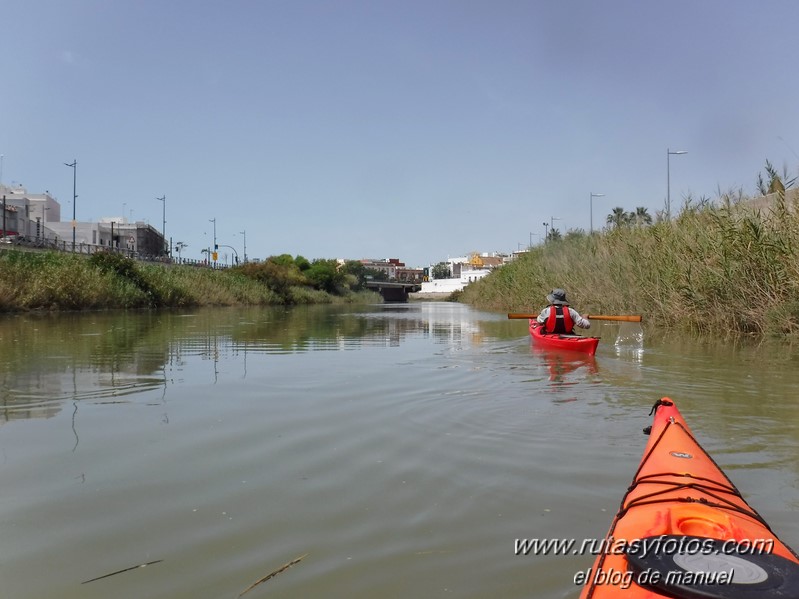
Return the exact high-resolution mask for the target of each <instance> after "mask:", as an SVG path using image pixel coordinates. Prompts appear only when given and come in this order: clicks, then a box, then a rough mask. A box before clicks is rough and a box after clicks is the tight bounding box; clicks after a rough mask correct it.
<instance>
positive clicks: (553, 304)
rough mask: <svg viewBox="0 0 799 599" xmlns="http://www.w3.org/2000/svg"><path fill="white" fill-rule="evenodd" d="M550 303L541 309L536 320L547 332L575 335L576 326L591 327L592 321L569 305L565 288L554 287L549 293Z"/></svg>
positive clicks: (548, 299)
mask: <svg viewBox="0 0 799 599" xmlns="http://www.w3.org/2000/svg"><path fill="white" fill-rule="evenodd" d="M547 301H548V302H549V305H548V306H547V307H546V308H544V309H543V310H541V313H540V314H539V315H538V318H536V320H537V321H538V323H539V324H540V325H541V326H542V327H543V330H544V332H545V333H557V334H560V335H574V327H575V326H578V327H580V328H581V329H590V328H591V322H590V321H589V320H588V319H587V318H583V317H582V316H580V313H579V312H577V310H575V309H574V308H571V307H569V300H567V299H566V292H565V291H564V290H563V289H553V290H552V292H551V293H550V294H549V295H547Z"/></svg>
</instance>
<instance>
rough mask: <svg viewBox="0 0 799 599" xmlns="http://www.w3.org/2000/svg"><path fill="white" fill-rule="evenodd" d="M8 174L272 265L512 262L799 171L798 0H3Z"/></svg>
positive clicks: (84, 208) (83, 204)
mask: <svg viewBox="0 0 799 599" xmlns="http://www.w3.org/2000/svg"><path fill="white" fill-rule="evenodd" d="M0 22H2V47H1V48H0V76H1V77H2V88H1V89H2V93H0V154H3V174H2V179H3V180H2V182H3V183H5V184H11V183H19V184H22V185H23V186H25V187H26V188H28V190H29V191H31V192H43V191H45V190H49V191H50V193H51V194H53V195H54V196H55V197H56V198H57V199H58V200H59V201H60V202H61V205H62V215H64V217H65V218H64V220H67V219H68V218H69V216H71V211H72V197H71V196H72V171H71V169H69V168H67V167H65V166H64V165H63V163H64V162H71V161H72V160H73V159H77V161H78V171H77V177H78V179H77V186H78V196H79V197H78V201H77V216H78V220H98V219H100V218H101V217H103V216H119V215H121V214H122V210H123V205H125V206H126V210H127V212H128V215H127V216H130V214H129V213H130V210H133V218H134V219H136V220H147V221H148V222H149V223H150V224H151V225H153V226H155V227H156V228H158V229H160V228H161V210H162V204H161V202H158V201H157V200H156V199H155V198H156V197H160V196H163V195H165V196H166V198H167V203H166V209H167V225H166V229H167V237H171V238H172V240H173V242H176V241H183V242H185V243H188V248H187V250H185V251H184V254H183V255H184V257H194V258H199V257H200V250H201V249H202V248H204V247H206V246H207V245H210V243H211V242H212V237H213V225H212V223H210V222H209V220H210V219H213V218H216V232H217V239H218V242H219V243H220V244H227V245H232V246H234V247H236V249H237V250H238V252H239V254H240V255H241V254H242V253H243V239H242V235H241V232H242V231H245V230H246V232H247V253H248V255H249V256H251V257H266V256H269V255H272V254H281V253H289V254H292V255H297V254H301V255H303V256H305V257H306V258H308V259H314V258H338V257H342V258H365V257H371V258H388V257H396V258H400V259H402V260H404V261H405V262H406V263H407V264H409V265H410V266H417V265H426V264H429V263H431V262H436V261H439V260H441V259H446V258H447V257H448V256H453V257H454V256H457V255H461V254H465V253H469V252H472V251H479V252H492V251H504V252H510V251H513V250H516V249H517V248H518V247H519V246H520V245H522V246H526V245H527V244H528V243H529V241H530V240H531V239H532V241H533V243H539V241H540V237H541V236H542V235H543V233H544V227H543V224H542V223H543V222H544V221H547V222H549V220H550V218H551V217H559V218H561V220H559V221H555V226H556V228H558V229H560V230H561V231H565V230H568V229H579V228H581V229H584V230H586V231H587V230H588V229H589V198H590V193H591V192H592V191H593V192H596V193H604V194H605V197H601V198H595V199H594V201H593V207H594V210H593V216H594V227H595V228H600V227H601V226H602V225H603V224H604V222H605V218H606V216H607V214H608V213H609V212H610V211H611V209H612V208H613V207H615V206H621V207H623V208H624V209H625V210H633V209H634V208H635V207H637V206H645V207H647V208H648V209H649V210H650V213H651V214H652V215H653V216H654V214H655V212H656V211H658V210H662V209H663V207H664V205H665V199H666V151H667V148H671V149H672V150H687V151H688V154H686V155H682V156H672V157H671V169H670V173H671V177H670V180H671V200H672V210H673V211H676V208H677V207H678V206H679V205H681V203H682V199H683V198H684V197H685V196H686V195H688V194H691V195H692V196H693V197H695V198H699V197H703V196H704V197H708V198H714V197H716V196H717V192H718V190H719V188H721V189H722V190H728V189H741V188H742V189H743V191H744V192H745V193H748V194H753V193H754V191H755V180H756V176H757V173H758V172H761V171H762V170H763V166H764V164H765V161H766V159H769V160H770V161H771V162H772V163H773V164H774V165H775V166H776V167H777V168H779V169H782V167H783V165H786V166H787V167H788V169H789V171H790V172H791V173H793V174H796V172H797V167H798V166H799V154H797V152H799V118H797V106H799V90H797V87H798V86H799V77H797V76H796V65H797V59H796V56H797V51H796V47H797V42H796V24H797V23H799V3H797V2H795V0H784V1H772V0H761V1H757V2H755V1H742V0H702V1H701V2H697V1H696V0H671V1H668V2H644V1H641V0H625V1H616V0H603V1H596V0H579V1H567V0H546V1H533V0H529V1H517V0H513V1H511V0H505V1H503V0H499V1H496V0H484V1H471V0H423V1H422V0H401V1H400V0H392V1H369V2H367V1H349V0H330V1H306V0H280V1H271V0H262V1H255V0H253V1H241V0H225V1H221V0H219V1H212V0H208V1H205V0H204V1H188V0H168V1H165V0H136V1H133V0H130V1H122V0H5V1H4V2H3V3H2V5H0Z"/></svg>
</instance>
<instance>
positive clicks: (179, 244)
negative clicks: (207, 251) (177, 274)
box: [175, 241, 189, 262]
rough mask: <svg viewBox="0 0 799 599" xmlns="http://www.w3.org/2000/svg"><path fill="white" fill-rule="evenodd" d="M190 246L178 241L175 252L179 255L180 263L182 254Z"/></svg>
mask: <svg viewBox="0 0 799 599" xmlns="http://www.w3.org/2000/svg"><path fill="white" fill-rule="evenodd" d="M188 245H189V244H188V243H183V242H182V241H178V242H177V243H176V244H175V251H176V252H177V253H178V262H180V252H182V251H183V249H184V248H185V247H188Z"/></svg>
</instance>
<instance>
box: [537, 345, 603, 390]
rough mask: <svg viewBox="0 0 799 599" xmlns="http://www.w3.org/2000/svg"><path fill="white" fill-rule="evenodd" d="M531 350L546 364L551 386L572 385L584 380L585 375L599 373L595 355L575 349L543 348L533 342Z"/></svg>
mask: <svg viewBox="0 0 799 599" xmlns="http://www.w3.org/2000/svg"><path fill="white" fill-rule="evenodd" d="M531 351H532V353H533V355H534V356H536V357H537V358H538V359H540V360H541V361H542V362H543V363H544V364H545V365H546V368H547V371H548V372H549V381H550V383H552V386H555V387H557V386H563V385H574V384H577V383H581V382H585V380H586V377H587V376H594V375H597V374H599V368H598V366H597V362H596V357H595V356H589V355H587V354H583V353H580V352H576V351H566V350H563V351H559V350H553V349H545V348H541V347H539V346H537V345H536V344H535V343H533V344H531Z"/></svg>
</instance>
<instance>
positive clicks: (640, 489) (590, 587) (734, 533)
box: [580, 398, 799, 599]
mask: <svg viewBox="0 0 799 599" xmlns="http://www.w3.org/2000/svg"><path fill="white" fill-rule="evenodd" d="M653 410H655V416H654V420H653V423H652V427H651V432H650V437H649V441H648V443H647V446H646V448H645V449H644V455H643V458H642V459H641V463H640V465H639V468H638V471H637V472H636V474H635V477H634V478H633V483H632V485H631V486H630V487H629V488H628V491H627V493H626V494H625V496H624V498H623V499H622V503H621V507H620V509H619V512H618V513H617V514H616V516H615V517H614V519H613V522H612V523H611V526H610V530H609V531H608V534H607V536H606V537H605V539H604V545H603V546H602V547H601V551H599V552H598V556H597V558H596V560H595V562H594V565H593V566H592V568H591V569H590V570H589V571H586V572H585V576H584V577H583V579H582V580H581V581H580V582H582V583H584V584H585V586H584V587H583V590H582V593H581V595H580V598H581V599H606V598H611V597H613V598H618V599H638V598H641V599H644V598H646V599H655V598H658V597H671V598H675V597H676V598H689V599H690V598H697V599H703V598H708V599H714V598H719V599H728V598H729V599H749V598H752V599H755V598H758V599H768V598H783V599H784V598H787V597H799V558H798V557H797V555H796V553H794V551H793V550H792V549H791V548H790V547H788V546H787V545H785V544H784V543H783V542H782V541H781V540H780V539H779V538H777V536H776V535H775V534H774V533H773V532H772V531H771V529H770V528H769V527H768V525H767V524H766V522H765V521H764V520H763V518H762V517H761V516H760V515H759V514H758V513H757V512H755V511H754V510H753V509H752V508H751V507H750V506H749V505H748V504H747V503H746V501H744V499H743V497H742V496H741V494H740V492H739V491H738V489H737V488H736V487H735V485H734V484H733V483H732V482H731V481H730V480H729V478H727V476H726V475H725V474H724V472H723V471H722V470H721V468H720V467H719V466H718V465H717V464H716V463H715V462H714V461H713V459H712V458H711V457H710V456H709V455H708V454H707V452H705V450H704V449H703V448H702V447H701V446H700V445H699V443H698V442H697V441H696V439H695V438H694V436H693V434H692V433H691V431H690V429H689V428H688V426H687V424H686V423H685V420H684V419H683V417H682V415H681V414H680V412H679V411H678V410H677V407H676V406H675V405H674V402H673V401H671V400H669V399H668V398H663V399H662V400H660V401H658V403H657V404H655V408H653Z"/></svg>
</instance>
